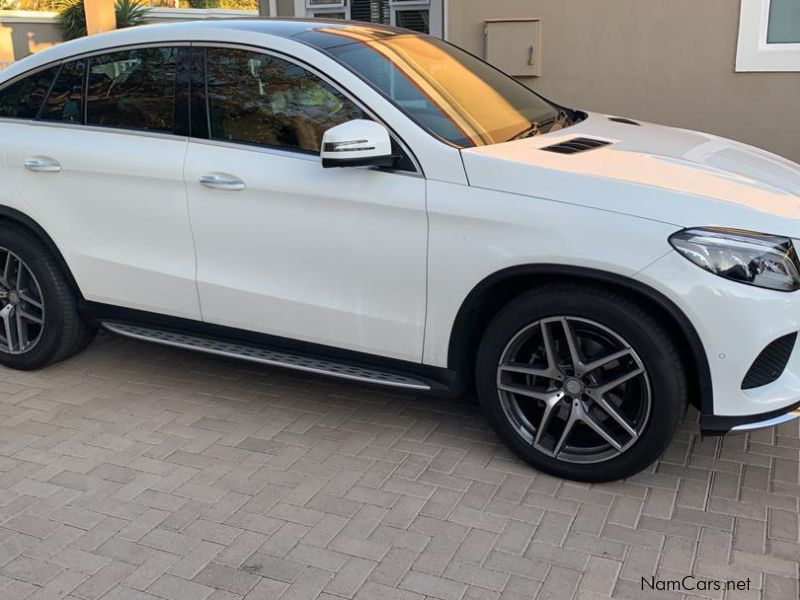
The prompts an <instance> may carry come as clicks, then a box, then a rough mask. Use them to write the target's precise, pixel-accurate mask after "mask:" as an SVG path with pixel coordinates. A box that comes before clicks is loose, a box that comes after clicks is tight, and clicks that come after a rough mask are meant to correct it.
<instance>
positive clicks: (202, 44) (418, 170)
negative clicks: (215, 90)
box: [191, 40, 425, 178]
mask: <svg viewBox="0 0 800 600" xmlns="http://www.w3.org/2000/svg"><path fill="white" fill-rule="evenodd" d="M191 45H192V46H193V47H197V48H199V49H205V48H230V49H233V50H244V51H246V52H255V53H257V54H265V55H267V56H273V57H275V58H279V59H281V60H285V61H287V62H289V63H291V64H294V65H296V66H298V67H301V68H302V69H305V70H306V71H308V72H309V73H311V74H312V75H314V76H316V77H318V78H319V79H321V80H322V81H324V82H325V83H327V84H328V85H330V86H331V87H332V88H333V89H334V90H336V91H337V92H339V93H340V94H342V95H343V96H344V97H345V98H347V99H348V100H350V101H351V102H352V103H353V104H355V105H356V106H357V107H358V108H360V109H361V110H362V111H363V112H364V114H365V115H368V116H369V117H370V118H371V119H372V120H374V121H375V122H376V123H380V124H381V125H383V126H384V127H386V129H387V130H388V131H389V136H390V137H391V138H392V140H393V141H394V142H396V143H397V145H398V146H399V147H400V148H401V149H402V151H403V152H405V154H406V155H407V156H408V158H409V160H410V161H411V163H412V164H413V165H414V169H415V170H414V171H408V170H400V169H381V171H384V172H386V173H397V174H402V175H412V176H416V177H422V178H424V177H425V172H424V171H423V170H422V165H421V163H420V162H419V160H418V159H417V157H416V155H415V154H414V153H413V152H412V151H411V148H410V146H409V145H408V144H406V143H405V141H404V140H403V139H402V138H401V137H400V135H398V134H397V132H396V131H395V130H394V129H392V127H390V126H389V124H388V123H386V122H385V121H384V120H383V119H381V118H380V116H378V115H377V114H376V113H375V111H373V110H371V109H370V108H369V107H368V106H367V104H366V103H364V102H362V101H361V99H360V98H358V97H357V96H356V95H355V94H353V93H351V92H350V91H349V90H347V89H346V88H345V87H344V86H342V85H341V84H339V82H338V81H336V80H334V79H333V78H331V77H330V76H329V75H327V74H325V73H323V72H321V71H320V70H319V69H317V68H315V67H314V66H313V65H311V64H309V63H307V62H305V61H304V60H301V59H298V58H297V57H295V56H291V55H289V54H286V53H284V52H281V51H279V50H273V49H268V48H265V47H263V46H256V45H251V44H242V43H236V42H220V41H214V40H209V41H202V40H196V41H192V42H191ZM317 51H319V50H317ZM205 57H206V52H203V81H204V82H205V84H206V86H207V85H208V77H206V69H205V62H206V60H205ZM205 111H206V115H205V116H206V119H208V118H209V116H210V112H209V108H208V92H207V91H206V93H205ZM208 135H209V137H207V138H198V137H194V136H191V139H192V140H193V141H198V140H201V141H202V143H204V144H208V145H219V146H224V147H228V148H239V149H243V150H251V151H260V152H265V153H267V154H278V155H283V156H290V157H294V158H301V157H302V158H304V159H307V160H308V159H311V158H313V159H315V160H319V153H318V152H312V151H309V150H293V149H291V148H283V147H273V146H267V145H265V144H256V143H247V142H238V141H229V140H217V139H213V138H211V137H210V136H211V125H210V123H209V125H208Z"/></svg>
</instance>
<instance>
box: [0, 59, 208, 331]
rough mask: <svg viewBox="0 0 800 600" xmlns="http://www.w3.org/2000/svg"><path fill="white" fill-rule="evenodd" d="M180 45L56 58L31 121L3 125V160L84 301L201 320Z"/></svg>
mask: <svg viewBox="0 0 800 600" xmlns="http://www.w3.org/2000/svg"><path fill="white" fill-rule="evenodd" d="M185 50H188V48H186V49H185ZM178 53H179V49H178V48H175V47H159V48H139V49H133V50H120V51H116V52H113V53H110V54H103V55H99V56H92V57H89V58H83V59H79V60H75V61H68V62H65V63H64V64H63V65H62V66H61V69H60V72H59V73H58V75H57V76H56V78H55V81H54V83H53V84H52V86H51V89H50V93H49V96H48V98H47V99H46V100H45V102H44V104H43V106H42V108H41V110H40V112H39V115H38V118H36V119H35V120H34V121H32V122H30V123H28V122H24V121H20V122H19V123H18V124H17V123H14V124H13V125H4V128H7V127H13V128H14V130H15V131H12V132H6V134H7V135H11V136H13V139H14V142H13V143H10V144H8V152H7V154H6V165H7V167H8V171H9V173H10V175H11V177H12V178H13V181H14V183H15V184H16V187H17V189H18V191H19V194H20V196H21V197H22V199H23V200H24V201H25V202H27V203H28V204H29V205H30V206H31V207H32V212H33V213H34V214H35V215H36V218H37V219H38V220H40V224H41V225H42V226H43V227H44V229H45V230H46V231H48V233H49V234H50V236H51V237H52V238H53V240H54V241H55V242H56V244H57V245H58V246H59V247H60V249H61V250H62V252H63V254H64V255H65V259H66V260H67V263H68V264H69V267H70V269H71V271H72V273H73V275H74V277H75V280H76V281H77V283H78V285H79V287H80V288H81V291H82V293H83V295H84V296H85V297H86V298H87V299H88V300H93V301H97V302H102V303H107V304H113V305H118V306H123V307H128V308H134V309H140V310H145V311H151V312H156V313H162V314H168V315H173V316H178V317H185V318H192V319H200V309H199V303H198V298H197V289H196V282H195V256H194V244H193V240H192V237H191V230H190V228H189V217H188V209H187V206H186V188H185V185H184V182H183V161H184V158H185V155H186V148H187V144H188V142H187V138H186V136H182V137H181V136H178V135H175V133H176V132H177V130H178V127H179V124H178V123H177V122H176V120H177V119H178V118H180V111H178V113H176V111H175V106H176V104H175V96H176V93H177V92H178V89H179V85H180V84H179V83H178V82H177V79H178V60H177V54H178ZM187 84H188V80H187ZM178 95H179V96H182V98H183V99H184V100H185V99H186V95H185V94H182V95H180V94H178ZM184 112H186V111H184ZM176 114H177V115H178V117H176ZM187 126H188V123H187Z"/></svg>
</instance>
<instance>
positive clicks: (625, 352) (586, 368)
mask: <svg viewBox="0 0 800 600" xmlns="http://www.w3.org/2000/svg"><path fill="white" fill-rule="evenodd" d="M630 354H631V349H630V348H624V349H622V350H620V351H619V352H614V353H613V354H609V355H608V356H604V357H603V358H598V359H597V360H595V361H592V362H590V363H587V364H585V365H581V371H582V373H581V375H586V374H587V373H591V372H592V371H594V370H595V369H599V368H600V367H604V366H606V365H608V364H610V363H613V362H614V361H615V360H619V359H620V358H624V357H626V356H629V355H630Z"/></svg>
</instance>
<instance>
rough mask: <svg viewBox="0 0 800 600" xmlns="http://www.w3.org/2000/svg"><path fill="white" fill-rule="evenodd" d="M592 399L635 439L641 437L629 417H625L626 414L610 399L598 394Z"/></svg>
mask: <svg viewBox="0 0 800 600" xmlns="http://www.w3.org/2000/svg"><path fill="white" fill-rule="evenodd" d="M592 399H593V400H594V401H595V404H596V405H597V406H598V407H599V408H601V409H602V410H603V412H605V413H606V414H607V415H608V416H609V417H611V418H612V419H614V420H615V421H616V422H617V423H618V424H619V426H620V427H622V428H623V429H624V430H625V433H627V434H628V435H629V436H631V437H632V438H634V439H635V438H637V437H639V434H638V433H636V430H635V429H634V428H633V426H632V425H631V424H630V423H629V422H628V419H627V417H625V415H623V414H622V413H621V412H619V411H618V410H617V408H616V407H615V406H614V405H612V404H611V403H610V402H608V400H606V399H605V398H603V397H602V396H596V397H593V398H592Z"/></svg>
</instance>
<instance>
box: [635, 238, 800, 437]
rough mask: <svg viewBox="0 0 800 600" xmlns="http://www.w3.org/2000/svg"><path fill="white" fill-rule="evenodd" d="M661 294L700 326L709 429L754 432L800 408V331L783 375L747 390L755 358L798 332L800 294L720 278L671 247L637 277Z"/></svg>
mask: <svg viewBox="0 0 800 600" xmlns="http://www.w3.org/2000/svg"><path fill="white" fill-rule="evenodd" d="M637 279H638V280H639V281H641V282H642V283H644V284H646V285H648V286H650V287H652V288H654V289H655V290H657V291H659V292H661V293H662V294H663V295H664V296H666V297H667V298H668V299H670V300H671V301H672V302H673V303H674V304H675V306H676V307H677V308H679V309H680V310H681V311H682V312H683V314H684V315H685V316H686V318H687V319H688V320H689V321H690V322H691V323H692V325H693V326H694V328H695V330H696V332H697V335H698V337H699V338H700V342H701V343H702V346H703V351H704V352H705V356H706V359H707V361H708V368H709V369H708V370H709V375H710V384H711V385H710V387H711V390H712V393H711V395H709V394H707V395H706V396H712V397H703V398H701V399H700V409H701V410H700V413H701V416H700V427H701V429H702V430H703V431H704V432H706V433H709V434H722V433H727V432H729V431H749V430H753V429H759V428H762V427H771V426H775V425H780V424H782V423H786V422H789V421H792V420H794V419H796V418H798V417H800V414H798V413H797V411H798V409H800V336H798V337H797V339H796V341H795V344H794V347H793V348H792V352H791V355H790V357H789V360H788V363H787V364H786V366H785V368H784V370H783V372H782V373H781V375H780V376H779V377H778V378H777V379H775V380H774V381H772V382H771V383H768V384H766V385H763V386H761V387H756V388H752V389H742V388H743V386H742V383H743V379H744V377H745V375H746V373H747V372H748V370H749V369H750V367H751V365H752V364H753V362H754V360H755V359H756V357H757V356H758V355H759V354H760V353H761V352H762V350H764V348H766V347H767V346H768V345H769V344H770V343H772V342H773V341H775V340H776V339H778V338H780V337H782V336H786V335H789V334H792V333H796V332H800V292H793V293H785V292H776V291H772V290H765V289H761V288H756V287H753V286H748V285H744V284H741V283H738V282H734V281H729V280H727V279H723V278H722V277H718V276H716V275H713V274H711V273H708V272H707V271H704V270H703V269H700V268H699V267H696V266H695V265H693V264H691V263H690V262H689V261H688V260H686V259H685V258H683V257H682V256H680V255H679V254H678V253H677V252H671V253H669V254H667V255H666V256H664V257H663V258H661V259H659V260H658V261H656V262H655V263H653V264H651V265H650V266H648V267H647V268H646V269H644V270H643V271H641V272H640V273H639V274H638V275H637Z"/></svg>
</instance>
